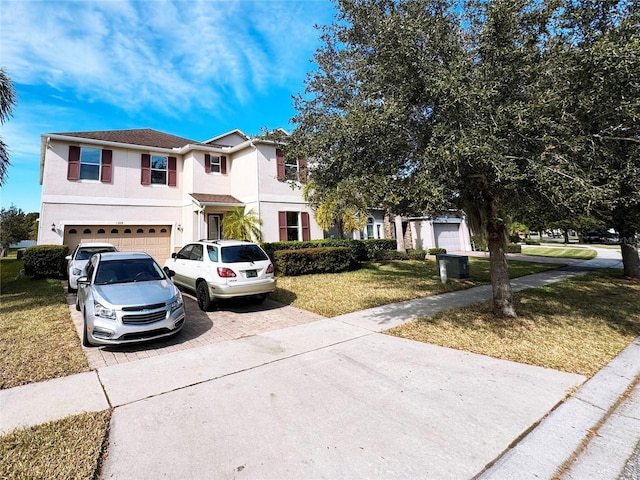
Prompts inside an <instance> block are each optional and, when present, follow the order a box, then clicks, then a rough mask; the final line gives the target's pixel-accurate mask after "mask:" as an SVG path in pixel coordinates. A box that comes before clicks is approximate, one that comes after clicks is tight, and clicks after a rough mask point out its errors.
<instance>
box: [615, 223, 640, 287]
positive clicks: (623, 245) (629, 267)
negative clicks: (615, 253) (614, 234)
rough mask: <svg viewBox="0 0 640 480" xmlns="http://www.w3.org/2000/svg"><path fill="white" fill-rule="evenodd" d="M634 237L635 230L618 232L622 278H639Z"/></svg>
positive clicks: (639, 264)
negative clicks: (622, 270)
mask: <svg viewBox="0 0 640 480" xmlns="http://www.w3.org/2000/svg"><path fill="white" fill-rule="evenodd" d="M635 235H636V232H635V230H629V231H621V232H620V250H621V253H622V267H623V269H624V276H625V277H629V278H640V258H638V244H637V243H636V240H635Z"/></svg>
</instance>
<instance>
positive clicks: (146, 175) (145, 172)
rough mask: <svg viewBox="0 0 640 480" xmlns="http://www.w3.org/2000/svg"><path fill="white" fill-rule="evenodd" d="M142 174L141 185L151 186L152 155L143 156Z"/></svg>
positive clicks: (144, 154)
mask: <svg viewBox="0 0 640 480" xmlns="http://www.w3.org/2000/svg"><path fill="white" fill-rule="evenodd" d="M140 172H141V176H140V183H141V184H142V185H151V155H149V154H148V153H143V154H142V165H141V168H140Z"/></svg>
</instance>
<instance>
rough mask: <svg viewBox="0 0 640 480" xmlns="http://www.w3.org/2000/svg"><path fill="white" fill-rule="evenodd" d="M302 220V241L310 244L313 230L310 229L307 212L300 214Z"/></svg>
mask: <svg viewBox="0 0 640 480" xmlns="http://www.w3.org/2000/svg"><path fill="white" fill-rule="evenodd" d="M300 219H301V220H302V241H303V242H308V241H309V240H311V229H310V228H309V214H308V213H307V212H302V213H300Z"/></svg>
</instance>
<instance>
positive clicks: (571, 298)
mask: <svg viewBox="0 0 640 480" xmlns="http://www.w3.org/2000/svg"><path fill="white" fill-rule="evenodd" d="M515 298H516V302H517V307H516V309H517V311H518V314H519V316H518V318H516V319H507V320H505V319H498V318H495V317H494V316H493V314H492V312H491V309H492V302H485V303H483V304H479V305H473V306H471V307H466V308H459V309H455V310H451V311H448V312H443V313H440V314H437V315H433V316H429V317H425V318H421V319H418V320H416V321H413V322H410V323H407V324H405V325H402V326H399V327H396V328H393V329H390V330H388V331H387V332H386V333H388V334H390V335H395V336H398V337H403V338H407V339H411V340H416V341H421V342H426V343H432V344H436V345H441V346H443V347H450V348H455V349H458V350H464V351H468V352H474V353H479V354H483V355H489V356H491V357H495V358H501V359H505V360H512V361H515V362H520V363H527V364H531V365H538V366H541V367H548V368H553V369H557V370H562V371H566V372H572V373H578V374H581V375H586V376H592V375H594V374H595V373H596V372H598V371H599V370H600V369H601V368H603V367H604V366H605V365H606V364H607V363H609V362H610V361H611V360H612V359H613V358H614V357H615V356H616V355H617V354H618V353H619V352H620V351H621V350H623V349H624V348H625V347H626V346H627V345H629V343H630V342H632V341H633V340H634V338H635V337H637V336H638V335H640V309H639V308H638V298H640V282H638V281H634V280H628V279H625V278H622V277H621V276H620V272H619V271H601V272H599V273H590V274H587V275H581V276H577V277H574V278H572V279H569V280H565V281H563V282H559V283H557V284H554V285H550V286H547V287H542V288H535V289H529V290H525V291H522V292H520V293H518V294H515Z"/></svg>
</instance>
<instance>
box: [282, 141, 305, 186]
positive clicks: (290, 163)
mask: <svg viewBox="0 0 640 480" xmlns="http://www.w3.org/2000/svg"><path fill="white" fill-rule="evenodd" d="M276 167H277V176H278V180H280V181H281V182H283V181H287V180H294V181H296V180H297V181H299V182H302V183H304V182H306V181H307V169H306V163H305V161H304V160H293V159H291V158H289V157H286V156H285V154H284V151H283V150H282V149H281V148H276Z"/></svg>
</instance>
